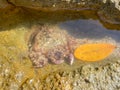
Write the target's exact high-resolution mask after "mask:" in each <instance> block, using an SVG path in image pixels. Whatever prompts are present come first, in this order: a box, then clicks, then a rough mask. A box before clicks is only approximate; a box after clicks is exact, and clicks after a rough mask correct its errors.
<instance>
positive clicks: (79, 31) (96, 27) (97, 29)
mask: <svg viewBox="0 0 120 90" xmlns="http://www.w3.org/2000/svg"><path fill="white" fill-rule="evenodd" d="M59 26H60V28H62V29H65V30H67V31H68V32H69V33H70V34H71V35H73V36H74V37H76V38H89V39H93V40H100V39H102V38H105V37H111V38H112V39H114V40H115V41H116V42H120V31H119V30H120V29H119V30H117V29H108V28H106V27H104V26H103V24H102V23H101V22H100V21H99V20H93V19H88V20H86V19H78V20H70V21H66V22H62V23H60V24H59Z"/></svg>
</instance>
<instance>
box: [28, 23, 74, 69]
mask: <svg viewBox="0 0 120 90" xmlns="http://www.w3.org/2000/svg"><path fill="white" fill-rule="evenodd" d="M75 44H76V40H75V39H74V38H73V37H71V36H69V35H67V34H65V33H64V34H63V32H62V33H61V31H59V30H58V31H57V30H56V29H55V28H52V29H51V28H50V27H48V26H47V25H44V26H39V27H37V30H36V31H35V32H34V33H32V35H31V38H30V41H29V57H30V60H31V61H32V63H33V65H34V66H35V67H43V66H45V65H47V63H48V62H50V63H52V64H61V63H63V62H67V63H68V64H70V65H72V64H73V61H74V56H73V50H74V48H75V47H73V46H75Z"/></svg>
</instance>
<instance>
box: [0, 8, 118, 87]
mask: <svg viewBox="0 0 120 90" xmlns="http://www.w3.org/2000/svg"><path fill="white" fill-rule="evenodd" d="M7 14H10V15H9V16H7ZM0 20H1V21H0V50H1V53H0V62H1V63H0V66H1V67H2V68H1V67H0V71H1V72H2V74H3V75H1V74H0V76H1V78H2V79H3V80H2V81H3V83H5V85H6V84H8V87H9V86H11V85H13V83H16V82H17V84H18V86H20V87H23V86H24V85H25V84H29V83H28V82H30V80H32V79H34V78H39V79H42V78H45V77H48V76H49V74H51V73H53V74H54V73H57V72H61V71H64V72H66V71H70V70H75V69H77V68H79V67H80V66H84V65H86V64H87V65H89V64H90V65H92V64H94V65H97V63H98V62H95V63H88V62H82V61H78V60H75V62H74V63H73V65H72V66H70V65H68V64H66V63H63V64H61V65H53V64H49V65H47V66H45V67H43V68H39V69H36V68H34V67H33V66H32V63H31V62H30V59H29V58H28V54H27V52H28V39H29V33H30V32H31V31H32V30H31V27H32V26H34V25H41V24H50V25H52V26H53V27H54V26H57V28H59V30H61V31H62V30H65V31H67V32H68V34H70V35H72V36H74V37H75V38H77V39H81V40H88V41H87V42H86V43H99V42H100V43H101V42H108V43H111V44H115V45H117V46H119V45H120V25H111V24H109V23H102V22H101V21H100V19H99V17H98V16H97V15H96V12H95V11H89V10H85V11H64V10H62V11H58V12H57V11H52V12H50V11H32V10H29V9H25V11H24V8H22V9H21V8H19V9H17V8H15V9H12V10H10V11H9V10H6V11H5V12H3V13H2V16H1V18H0ZM5 21H6V22H5ZM108 27H109V28H108ZM26 38H27V39H26ZM118 51H120V50H118ZM16 53H17V55H16ZM115 53H116V52H115ZM118 55H119V52H117V55H116V56H117V57H119V56H118ZM116 56H113V57H112V58H110V59H113V61H115V59H116V60H118V58H115V57H116ZM104 61H107V60H104ZM104 61H100V62H99V63H101V65H102V64H103V63H104ZM94 65H93V67H94ZM5 70H8V71H7V73H6V72H5ZM22 73H23V74H22ZM4 74H5V75H6V76H5V75H4ZM21 74H22V75H21ZM9 76H10V78H9ZM8 78H9V79H10V80H9V81H6V80H7V79H8ZM4 81H6V82H4ZM11 82H12V83H11ZM35 83H37V82H35ZM1 87H2V86H1ZM7 89H8V88H7Z"/></svg>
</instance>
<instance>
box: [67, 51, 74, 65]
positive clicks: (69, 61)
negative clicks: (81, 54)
mask: <svg viewBox="0 0 120 90" xmlns="http://www.w3.org/2000/svg"><path fill="white" fill-rule="evenodd" d="M66 61H67V63H68V64H70V65H72V64H73V62H74V56H73V54H71V53H70V54H69V55H68V57H67V60H66Z"/></svg>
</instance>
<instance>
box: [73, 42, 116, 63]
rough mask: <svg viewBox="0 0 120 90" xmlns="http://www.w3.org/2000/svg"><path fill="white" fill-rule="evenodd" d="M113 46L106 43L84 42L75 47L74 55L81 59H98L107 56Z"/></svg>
mask: <svg viewBox="0 0 120 90" xmlns="http://www.w3.org/2000/svg"><path fill="white" fill-rule="evenodd" d="M115 47H116V46H114V45H111V44H107V43H99V44H84V45H81V46H79V47H78V48H76V50H75V51H74V56H75V58H77V59H79V60H83V61H99V60H102V59H104V58H106V57H108V56H109V55H110V54H111V53H112V52H113V50H114V49H115Z"/></svg>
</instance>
